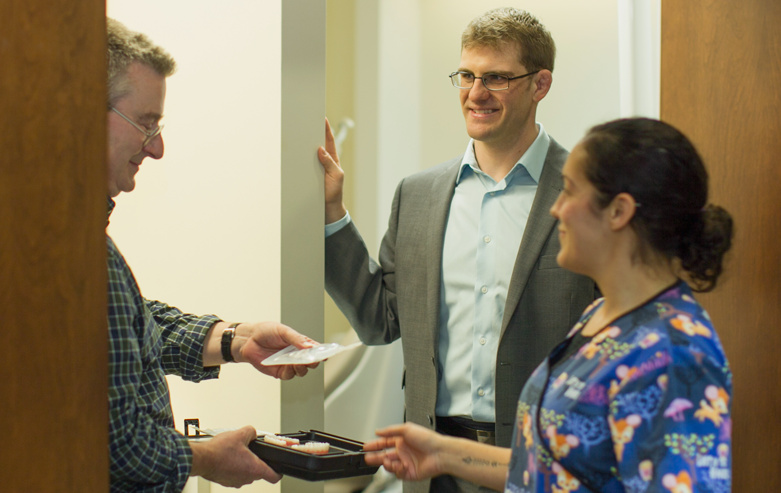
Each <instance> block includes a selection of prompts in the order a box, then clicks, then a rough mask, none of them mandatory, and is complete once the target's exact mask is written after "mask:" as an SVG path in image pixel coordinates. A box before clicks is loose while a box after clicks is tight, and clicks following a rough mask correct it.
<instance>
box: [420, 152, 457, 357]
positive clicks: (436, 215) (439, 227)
mask: <svg viewBox="0 0 781 493" xmlns="http://www.w3.org/2000/svg"><path fill="white" fill-rule="evenodd" d="M461 159H462V158H460V157H459V158H458V159H454V160H453V161H452V162H451V165H450V166H447V167H445V169H444V170H443V171H442V173H440V174H439V175H438V176H436V177H435V178H434V180H433V181H432V183H431V191H430V194H429V211H428V214H429V215H428V235H427V238H426V256H427V257H428V262H427V266H426V279H427V287H426V296H427V298H428V299H427V300H426V306H427V307H429V308H428V313H427V314H426V327H430V328H431V330H432V332H433V334H432V335H433V340H434V344H435V345H436V344H437V341H438V339H439V308H440V307H439V303H440V298H441V292H440V291H441V289H442V284H441V281H442V248H443V246H444V243H445V228H446V226H447V219H448V214H449V213H450V203H451V202H452V200H453V193H454V192H455V189H456V176H457V175H458V170H459V167H460V166H459V165H460V164H461ZM435 347H436V346H435Z"/></svg>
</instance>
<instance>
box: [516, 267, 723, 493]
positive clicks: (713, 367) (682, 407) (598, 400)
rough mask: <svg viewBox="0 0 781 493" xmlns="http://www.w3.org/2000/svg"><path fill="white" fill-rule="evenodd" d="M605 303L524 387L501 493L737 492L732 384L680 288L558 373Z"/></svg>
mask: <svg viewBox="0 0 781 493" xmlns="http://www.w3.org/2000/svg"><path fill="white" fill-rule="evenodd" d="M603 301H604V300H603V299H599V300H597V301H595V302H594V303H593V304H592V305H591V306H590V307H589V308H587V309H586V311H585V312H584V314H583V316H582V317H581V319H580V321H579V322H578V324H577V325H576V326H575V327H574V328H573V329H572V331H571V332H570V337H569V338H568V339H567V340H566V341H565V342H563V343H562V344H560V345H559V346H558V347H556V348H555V349H554V350H553V351H552V352H551V355H550V356H549V357H548V358H547V359H546V360H545V361H544V362H543V363H542V364H541V365H540V366H539V367H538V368H537V370H535V372H534V374H533V375H532V376H531V378H530V379H529V381H528V382H527V384H526V385H525V387H524V389H523V392H522V393H521V396H520V399H519V402H518V411H517V417H516V427H515V430H514V433H513V441H512V459H511V461H510V468H509V473H508V477H507V484H506V486H505V492H513V493H520V492H524V493H526V492H535V493H536V492H553V493H574V492H591V491H594V492H596V491H600V492H624V491H625V492H629V493H640V492H662V493H666V492H672V493H692V492H713V493H722V492H728V491H730V484H731V453H732V449H731V438H730V437H731V420H730V400H731V396H732V374H731V372H730V369H729V365H728V363H727V359H726V357H725V355H724V351H723V349H722V347H721V342H720V341H719V338H718V336H717V335H716V332H715V331H714V330H713V326H712V324H711V322H710V319H709V317H708V314H707V313H706V312H705V310H704V309H703V308H702V307H701V306H700V305H699V303H697V301H696V300H695V299H694V297H693V296H692V292H691V290H690V288H689V286H688V285H686V284H685V283H683V282H679V283H677V284H675V285H674V286H672V287H670V288H668V289H666V290H664V291H663V292H662V293H660V294H658V295H657V296H655V297H654V298H653V299H651V300H650V301H649V302H647V303H645V304H644V305H642V306H641V307H639V308H636V309H634V310H633V311H631V312H629V313H627V314H625V315H623V316H621V317H620V318H618V319H617V320H615V321H614V322H612V323H610V324H608V325H607V326H606V327H605V328H604V329H602V330H601V331H600V332H599V333H597V334H596V335H595V336H594V337H593V338H591V339H585V341H586V342H585V344H583V345H582V347H581V348H580V349H579V350H577V352H576V353H574V354H572V355H571V356H569V357H565V358H564V359H562V360H561V361H560V362H556V358H557V356H560V355H561V354H563V352H564V351H565V349H566V347H567V344H568V343H569V342H570V341H571V340H572V336H573V335H575V334H576V333H578V332H579V330H580V329H581V328H582V327H583V325H585V323H586V322H587V321H588V320H589V318H590V317H591V316H592V315H593V313H594V312H595V311H596V309H597V308H598V307H599V306H600V305H601V304H602V302H603ZM554 363H556V364H555V365H554ZM552 365H553V366H552ZM551 367H553V370H552V371H551Z"/></svg>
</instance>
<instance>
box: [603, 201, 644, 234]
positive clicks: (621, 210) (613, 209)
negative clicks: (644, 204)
mask: <svg viewBox="0 0 781 493" xmlns="http://www.w3.org/2000/svg"><path fill="white" fill-rule="evenodd" d="M638 207H640V204H638V203H637V202H636V201H635V198H634V197H632V196H631V195H629V194H628V193H623V192H622V193H619V194H618V195H616V196H615V197H613V200H612V201H611V202H610V205H609V206H608V213H609V217H608V221H610V227H611V229H612V230H613V231H619V230H621V229H624V228H625V227H627V226H628V225H629V222H630V221H631V220H632V218H633V217H635V213H636V212H637V208H638Z"/></svg>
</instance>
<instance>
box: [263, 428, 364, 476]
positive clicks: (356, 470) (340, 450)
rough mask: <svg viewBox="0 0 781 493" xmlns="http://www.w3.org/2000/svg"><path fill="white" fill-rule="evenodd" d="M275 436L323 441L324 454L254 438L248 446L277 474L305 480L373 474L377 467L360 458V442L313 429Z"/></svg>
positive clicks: (302, 440) (361, 449)
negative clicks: (324, 445) (327, 446)
mask: <svg viewBox="0 0 781 493" xmlns="http://www.w3.org/2000/svg"><path fill="white" fill-rule="evenodd" d="M278 435H279V436H284V437H291V438H298V439H299V440H300V441H301V443H306V442H327V443H328V444H330V448H329V450H328V453H327V454H323V455H315V454H310V453H307V452H301V451H300V450H294V449H292V448H290V447H283V446H281V445H274V444H273V443H268V442H264V441H263V438H262V437H261V438H258V439H257V440H255V441H254V442H251V443H250V444H249V449H250V450H252V451H253V452H254V453H255V455H257V456H258V457H260V458H261V459H262V460H263V461H264V462H265V463H266V464H268V465H269V466H271V468H272V469H274V470H275V471H277V472H278V473H280V474H284V475H286V476H292V477H294V478H299V479H305V480H307V481H323V480H326V479H339V478H349V477H352V476H366V475H370V474H374V473H375V472H377V469H379V467H378V466H369V465H367V464H366V461H365V460H364V452H363V443H362V442H358V441H355V440H350V439H349V438H344V437H340V436H337V435H331V434H330V433H325V432H322V431H317V430H309V431H299V432H298V433H279V434H278Z"/></svg>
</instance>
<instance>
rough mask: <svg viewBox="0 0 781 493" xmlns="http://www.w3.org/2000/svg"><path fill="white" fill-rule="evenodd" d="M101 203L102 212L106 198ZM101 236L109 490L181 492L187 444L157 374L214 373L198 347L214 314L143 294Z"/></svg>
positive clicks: (193, 377) (195, 377) (188, 459)
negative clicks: (106, 342) (202, 313)
mask: <svg viewBox="0 0 781 493" xmlns="http://www.w3.org/2000/svg"><path fill="white" fill-rule="evenodd" d="M108 206H109V210H108V212H109V215H110V214H111V211H112V210H113V207H114V201H113V200H111V199H110V198H109V200H108ZM106 240H107V246H108V328H109V451H110V476H111V491H117V492H119V491H123V492H125V491H159V492H169V491H181V490H182V489H183V488H184V484H185V483H186V481H187V478H188V477H189V474H190V469H191V467H192V451H191V450H190V446H189V444H188V442H187V439H186V438H185V437H184V436H182V435H181V434H180V433H178V432H177V431H176V430H175V429H174V420H173V412H172V410H171V401H170V397H169V393H168V384H167V382H166V380H165V375H166V374H174V375H179V376H181V377H182V378H184V379H185V380H190V381H196V382H197V381H201V380H204V379H207V378H216V377H217V376H218V375H219V367H212V368H205V369H204V368H203V364H202V352H203V343H204V337H205V335H206V332H207V331H208V330H209V328H210V327H211V326H212V325H213V324H214V323H216V322H218V321H219V320H220V319H219V318H218V317H216V316H214V315H206V316H202V317H198V316H194V315H188V314H183V313H182V312H181V311H179V310H178V309H176V308H173V307H170V306H168V305H166V304H164V303H160V302H157V301H150V300H146V299H144V298H143V297H142V296H141V292H140V290H139V288H138V284H137V283H136V280H135V278H134V277H133V273H132V272H131V270H130V267H129V266H128V265H127V262H126V261H125V259H124V257H123V256H122V254H121V253H120V252H119V250H118V249H117V247H116V245H115V244H114V242H113V240H112V239H111V238H110V237H109V236H108V235H106Z"/></svg>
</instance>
